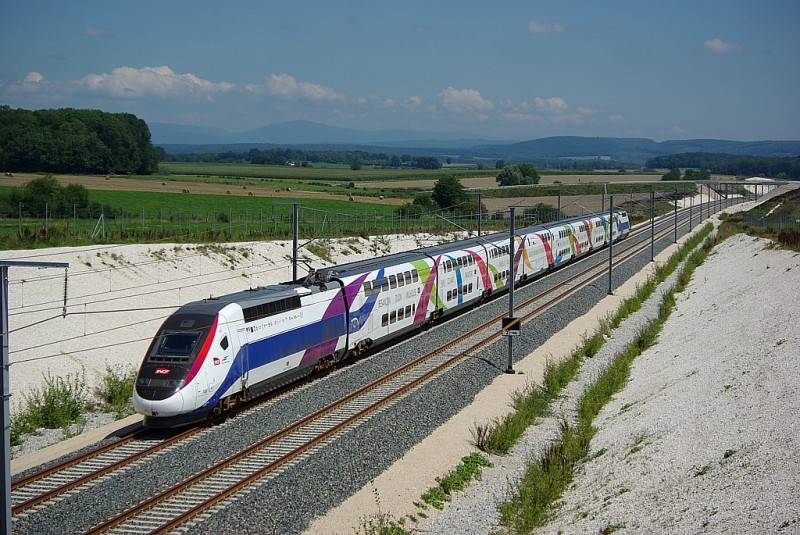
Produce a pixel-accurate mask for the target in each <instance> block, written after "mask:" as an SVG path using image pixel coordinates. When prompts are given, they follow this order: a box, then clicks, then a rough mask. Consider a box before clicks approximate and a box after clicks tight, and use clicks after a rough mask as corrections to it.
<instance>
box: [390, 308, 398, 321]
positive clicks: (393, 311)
mask: <svg viewBox="0 0 800 535" xmlns="http://www.w3.org/2000/svg"><path fill="white" fill-rule="evenodd" d="M389 323H397V311H396V310H392V312H391V313H390V314H389Z"/></svg>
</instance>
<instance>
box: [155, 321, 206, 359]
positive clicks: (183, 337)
mask: <svg viewBox="0 0 800 535" xmlns="http://www.w3.org/2000/svg"><path fill="white" fill-rule="evenodd" d="M213 323H214V316H212V315H205V314H175V315H173V316H171V317H169V318H167V320H166V321H165V322H164V324H163V325H162V326H161V330H159V332H158V334H157V335H156V338H155V340H153V343H152V344H151V345H150V350H149V351H148V352H147V358H146V359H145V362H146V363H147V362H152V363H175V364H177V363H186V362H191V361H194V359H195V358H196V357H197V352H198V351H199V350H200V347H201V346H202V345H203V342H204V341H205V339H206V337H207V336H208V334H209V331H210V329H211V325H212V324H213Z"/></svg>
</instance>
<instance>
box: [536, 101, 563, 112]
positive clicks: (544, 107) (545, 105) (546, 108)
mask: <svg viewBox="0 0 800 535" xmlns="http://www.w3.org/2000/svg"><path fill="white" fill-rule="evenodd" d="M533 103H534V105H535V106H536V109H537V110H539V111H540V112H544V113H563V112H565V111H566V110H567V101H566V100H564V99H563V98H561V97H550V98H542V97H536V98H535V99H533Z"/></svg>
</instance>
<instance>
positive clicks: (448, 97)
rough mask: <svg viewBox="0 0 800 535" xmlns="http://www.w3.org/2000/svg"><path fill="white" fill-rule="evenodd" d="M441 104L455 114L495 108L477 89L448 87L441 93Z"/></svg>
mask: <svg viewBox="0 0 800 535" xmlns="http://www.w3.org/2000/svg"><path fill="white" fill-rule="evenodd" d="M439 102H441V103H442V106H443V107H444V108H445V109H446V110H448V111H451V112H453V113H475V112H481V111H488V110H491V109H492V108H493V107H494V106H493V105H492V103H491V101H489V100H486V99H485V98H483V97H482V96H481V94H480V93H479V92H478V91H476V90H475V89H456V88H454V87H448V88H447V89H445V90H443V91H442V92H440V93H439Z"/></svg>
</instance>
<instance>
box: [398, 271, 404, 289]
mask: <svg viewBox="0 0 800 535" xmlns="http://www.w3.org/2000/svg"><path fill="white" fill-rule="evenodd" d="M405 284H406V281H405V279H404V278H403V274H402V273H398V274H397V286H405Z"/></svg>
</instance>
